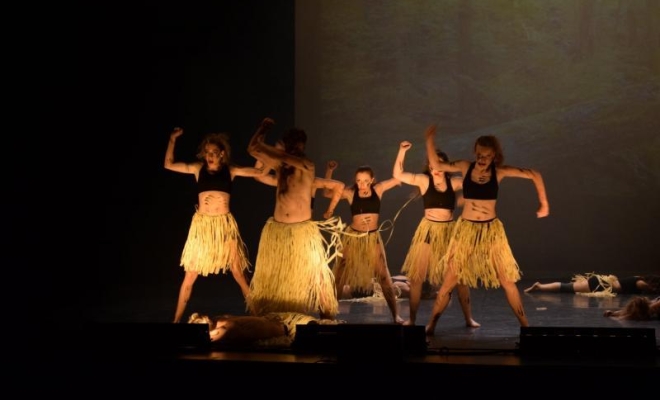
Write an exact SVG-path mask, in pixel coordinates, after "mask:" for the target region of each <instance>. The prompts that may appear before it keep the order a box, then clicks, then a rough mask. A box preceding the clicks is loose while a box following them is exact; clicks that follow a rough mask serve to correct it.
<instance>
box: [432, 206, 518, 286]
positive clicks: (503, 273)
mask: <svg viewBox="0 0 660 400" xmlns="http://www.w3.org/2000/svg"><path fill="white" fill-rule="evenodd" d="M448 268H452V269H453V272H454V273H456V276H457V278H458V283H460V284H465V285H467V286H469V287H471V288H476V287H479V286H480V285H481V286H483V287H485V288H486V289H489V288H499V287H500V279H499V278H498V277H501V278H502V279H503V280H504V281H510V282H518V281H519V280H520V276H521V272H520V268H519V267H518V263H517V262H516V259H515V258H514V257H513V253H512V252H511V247H510V246H509V241H508V240H507V237H506V232H505V231H504V224H502V221H500V220H499V219H498V218H495V219H493V220H491V221H488V222H475V221H468V220H466V219H463V218H462V217H459V218H458V219H457V220H456V226H455V227H454V234H453V235H452V238H451V240H450V242H449V247H448V249H447V253H446V254H445V255H444V256H443V257H442V259H441V260H440V268H433V269H432V270H431V272H432V273H431V276H430V277H429V279H430V281H431V282H434V281H437V280H438V279H440V280H442V276H444V273H445V271H446V270H447V269H448ZM437 274H440V276H437Z"/></svg>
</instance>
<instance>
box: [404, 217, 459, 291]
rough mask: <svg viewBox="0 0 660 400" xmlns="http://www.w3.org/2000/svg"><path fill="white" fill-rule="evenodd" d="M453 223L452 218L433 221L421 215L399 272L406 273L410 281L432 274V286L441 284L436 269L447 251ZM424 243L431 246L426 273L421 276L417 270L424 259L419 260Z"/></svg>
mask: <svg viewBox="0 0 660 400" xmlns="http://www.w3.org/2000/svg"><path fill="white" fill-rule="evenodd" d="M455 225H456V222H455V221H453V220H452V221H446V222H444V221H443V222H435V221H431V220H428V219H426V218H425V217H423V218H422V220H421V221H420V223H419V225H418V226H417V230H415V235H414V236H413V238H412V241H411V243H410V248H409V249H408V254H407V255H406V259H405V260H404V261H403V267H401V273H402V274H404V275H406V276H407V277H408V279H410V280H411V281H418V282H419V281H422V282H423V281H425V280H426V278H427V277H430V276H432V277H433V278H434V279H436V280H435V281H432V282H430V283H431V284H432V285H434V286H440V284H442V279H441V278H442V274H440V273H438V269H439V268H440V264H439V261H440V259H441V258H442V256H443V255H444V254H445V253H446V252H447V247H448V245H449V240H450V239H451V234H452V232H453V231H454V226H455ZM424 245H430V246H431V262H430V265H429V266H428V267H427V268H428V269H427V271H426V275H425V276H421V274H422V271H420V270H419V263H420V262H421V261H426V260H420V258H421V257H422V254H421V250H422V248H423V247H424ZM434 270H435V271H434Z"/></svg>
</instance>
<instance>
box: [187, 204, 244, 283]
mask: <svg viewBox="0 0 660 400" xmlns="http://www.w3.org/2000/svg"><path fill="white" fill-rule="evenodd" d="M236 258H238V260H237V263H238V265H239V267H240V269H241V270H245V269H248V268H249V266H250V261H249V259H248V257H247V248H246V246H245V243H244V242H243V240H242V239H241V235H240V233H239V231H238V225H237V224H236V220H235V219H234V216H233V215H232V214H231V213H227V214H224V215H205V214H201V213H199V212H196V213H195V214H194V215H193V217H192V222H191V223H190V229H189V230H188V238H187V240H186V243H185V245H184V247H183V253H182V254H181V264H180V265H181V266H182V267H183V268H184V269H185V270H186V271H193V272H197V273H199V274H200V275H202V276H207V275H209V274H218V273H220V272H222V273H227V271H230V270H231V264H232V262H233V260H235V259H236Z"/></svg>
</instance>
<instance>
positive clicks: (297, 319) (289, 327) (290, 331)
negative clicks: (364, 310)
mask: <svg viewBox="0 0 660 400" xmlns="http://www.w3.org/2000/svg"><path fill="white" fill-rule="evenodd" d="M264 317H265V318H267V319H270V320H273V321H277V322H280V323H282V324H283V325H284V326H285V327H286V331H287V335H286V336H280V337H275V338H271V339H262V340H258V341H257V342H256V346H258V347H265V348H273V347H289V346H291V344H292V343H293V341H294V340H295V339H296V328H297V327H298V325H307V324H309V323H310V322H316V323H318V324H321V325H337V324H338V323H339V321H338V320H319V319H317V318H314V317H312V316H311V315H307V314H301V313H295V312H281V313H269V314H266V315H265V316H264Z"/></svg>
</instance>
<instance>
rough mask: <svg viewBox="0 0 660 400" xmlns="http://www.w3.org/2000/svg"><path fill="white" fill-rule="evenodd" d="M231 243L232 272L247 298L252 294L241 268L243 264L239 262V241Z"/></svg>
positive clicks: (244, 296)
mask: <svg viewBox="0 0 660 400" xmlns="http://www.w3.org/2000/svg"><path fill="white" fill-rule="evenodd" d="M230 245H231V246H232V252H231V253H232V262H231V274H232V276H233V277H234V280H235V281H236V283H238V286H240V288H241V292H242V293H243V298H244V299H247V297H248V295H249V294H250V285H249V284H248V282H247V278H246V277H245V273H244V272H243V270H242V269H241V266H240V265H239V264H238V260H239V258H238V252H237V251H236V246H237V243H236V242H235V241H234V242H232V243H231V244H230Z"/></svg>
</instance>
